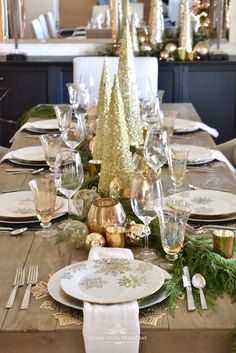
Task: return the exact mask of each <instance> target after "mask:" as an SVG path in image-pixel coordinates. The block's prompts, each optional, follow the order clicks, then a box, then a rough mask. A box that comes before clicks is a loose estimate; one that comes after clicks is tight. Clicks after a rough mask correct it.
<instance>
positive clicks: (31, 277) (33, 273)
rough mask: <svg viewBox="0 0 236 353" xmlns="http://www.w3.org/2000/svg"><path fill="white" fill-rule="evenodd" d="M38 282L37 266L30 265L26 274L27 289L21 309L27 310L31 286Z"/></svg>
mask: <svg viewBox="0 0 236 353" xmlns="http://www.w3.org/2000/svg"><path fill="white" fill-rule="evenodd" d="M37 280H38V265H31V266H30V268H29V272H28V278H27V288H26V290H25V294H24V298H23V300H22V304H21V307H20V308H21V309H28V307H29V301H30V291H31V287H32V285H33V284H36V283H37Z"/></svg>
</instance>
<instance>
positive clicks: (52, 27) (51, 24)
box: [45, 11, 57, 38]
mask: <svg viewBox="0 0 236 353" xmlns="http://www.w3.org/2000/svg"><path fill="white" fill-rule="evenodd" d="M45 18H46V23H47V26H48V32H49V35H50V37H51V38H57V27H56V20H55V18H54V16H53V13H52V12H51V11H49V12H48V13H46V15H45Z"/></svg>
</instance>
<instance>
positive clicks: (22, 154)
mask: <svg viewBox="0 0 236 353" xmlns="http://www.w3.org/2000/svg"><path fill="white" fill-rule="evenodd" d="M12 159H14V160H16V161H17V160H18V161H20V162H25V163H42V162H45V156H44V151H43V147H42V146H30V147H24V148H20V149H18V150H15V151H12Z"/></svg>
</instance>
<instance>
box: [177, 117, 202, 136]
mask: <svg viewBox="0 0 236 353" xmlns="http://www.w3.org/2000/svg"><path fill="white" fill-rule="evenodd" d="M197 130H199V127H198V126H197V124H196V122H195V121H191V120H185V119H175V128H174V131H175V132H179V133H183V132H193V131H197Z"/></svg>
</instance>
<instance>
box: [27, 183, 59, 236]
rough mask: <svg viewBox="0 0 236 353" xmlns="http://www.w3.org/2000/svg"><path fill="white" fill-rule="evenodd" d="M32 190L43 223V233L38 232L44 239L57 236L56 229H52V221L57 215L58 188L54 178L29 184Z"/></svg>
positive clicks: (37, 211) (36, 208)
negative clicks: (55, 214)
mask: <svg viewBox="0 0 236 353" xmlns="http://www.w3.org/2000/svg"><path fill="white" fill-rule="evenodd" d="M29 186H30V189H31V190H32V193H33V197H34V204H35V211H36V215H37V218H38V219H39V221H41V223H40V225H41V227H42V230H41V231H38V232H36V233H35V234H36V235H39V236H41V237H44V238H48V237H52V236H54V235H56V230H55V229H50V226H51V222H50V221H51V219H52V217H53V215H54V213H55V206H56V197H57V188H56V185H55V181H54V180H53V179H52V178H38V179H33V180H31V181H30V182H29Z"/></svg>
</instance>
